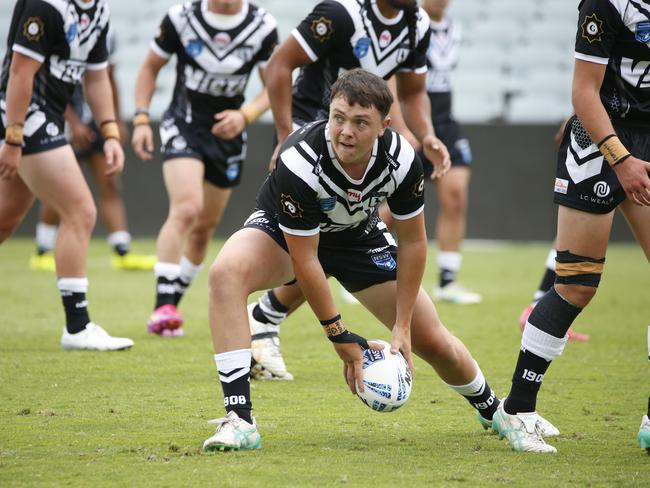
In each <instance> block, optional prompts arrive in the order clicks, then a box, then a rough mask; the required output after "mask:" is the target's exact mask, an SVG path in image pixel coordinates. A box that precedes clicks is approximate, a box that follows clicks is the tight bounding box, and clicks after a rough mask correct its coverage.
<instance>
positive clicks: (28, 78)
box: [1, 68, 34, 137]
mask: <svg viewBox="0 0 650 488" xmlns="http://www.w3.org/2000/svg"><path fill="white" fill-rule="evenodd" d="M33 86H34V76H33V75H32V74H29V73H24V72H22V71H20V70H15V69H13V68H12V69H11V72H10V75H9V82H8V83H7V95H6V104H7V109H6V114H7V121H6V125H11V124H23V123H24V122H25V116H26V115H27V109H28V108H29V103H30V101H31V99H32V91H33ZM1 136H2V137H4V134H2V135H1Z"/></svg>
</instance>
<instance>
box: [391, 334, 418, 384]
mask: <svg viewBox="0 0 650 488" xmlns="http://www.w3.org/2000/svg"><path fill="white" fill-rule="evenodd" d="M392 335H393V337H392V339H391V341H390V352H391V353H392V354H397V352H398V351H399V352H401V353H402V356H404V359H405V360H406V364H407V365H408V367H409V369H410V370H411V374H413V356H412V355H411V328H410V327H409V324H407V325H406V326H403V325H399V324H395V325H394V326H393V334H392Z"/></svg>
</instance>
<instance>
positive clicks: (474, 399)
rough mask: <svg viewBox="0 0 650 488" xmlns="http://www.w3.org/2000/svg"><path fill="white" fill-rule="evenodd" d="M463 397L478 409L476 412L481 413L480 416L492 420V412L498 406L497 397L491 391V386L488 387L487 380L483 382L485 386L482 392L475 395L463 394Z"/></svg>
mask: <svg viewBox="0 0 650 488" xmlns="http://www.w3.org/2000/svg"><path fill="white" fill-rule="evenodd" d="M463 396H464V397H465V398H467V401H468V402H469V403H471V405H472V406H473V407H474V408H475V409H476V410H478V412H479V413H480V414H481V417H483V418H484V419H487V420H492V416H493V415H494V412H496V411H497V408H498V407H499V403H501V402H500V401H499V399H498V398H497V396H496V395H495V394H494V392H493V391H492V388H490V385H488V383H487V381H486V382H485V388H484V389H483V392H482V393H480V394H479V395H476V396H470V395H463Z"/></svg>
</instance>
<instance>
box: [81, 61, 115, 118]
mask: <svg viewBox="0 0 650 488" xmlns="http://www.w3.org/2000/svg"><path fill="white" fill-rule="evenodd" d="M84 85H85V92H86V101H87V102H88V106H89V107H90V110H91V111H92V113H93V116H94V117H95V121H97V123H98V124H102V123H104V122H106V121H111V120H112V121H114V120H115V108H114V104H113V90H112V89H111V82H110V80H109V78H108V70H107V69H102V70H97V71H88V72H86V75H85V79H84Z"/></svg>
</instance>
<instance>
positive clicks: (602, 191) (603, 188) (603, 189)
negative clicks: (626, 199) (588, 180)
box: [594, 181, 610, 198]
mask: <svg viewBox="0 0 650 488" xmlns="http://www.w3.org/2000/svg"><path fill="white" fill-rule="evenodd" d="M609 192H610V188H609V185H608V184H607V183H606V182H605V181H599V182H598V183H596V184H595V185H594V194H595V195H596V196H597V197H600V198H605V197H606V196H607V195H609Z"/></svg>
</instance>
